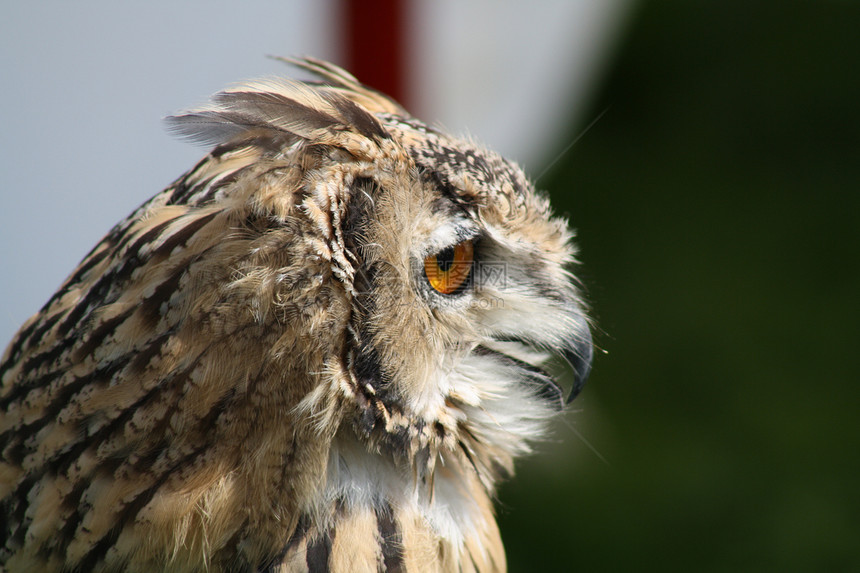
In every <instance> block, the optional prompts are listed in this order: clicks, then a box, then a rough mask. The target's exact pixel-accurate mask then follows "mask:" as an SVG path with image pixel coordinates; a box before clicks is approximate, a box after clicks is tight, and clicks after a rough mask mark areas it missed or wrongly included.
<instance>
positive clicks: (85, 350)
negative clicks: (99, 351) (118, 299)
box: [71, 306, 137, 362]
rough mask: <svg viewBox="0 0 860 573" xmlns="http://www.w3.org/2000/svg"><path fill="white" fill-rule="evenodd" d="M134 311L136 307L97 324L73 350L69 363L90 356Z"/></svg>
mask: <svg viewBox="0 0 860 573" xmlns="http://www.w3.org/2000/svg"><path fill="white" fill-rule="evenodd" d="M135 310H137V308H136V307H133V306H132V307H129V308H128V309H126V310H125V311H124V312H121V313H119V314H118V315H116V316H114V317H112V318H109V319H107V320H105V321H104V322H102V323H101V324H99V325H98V326H97V327H96V328H95V329H94V330H93V331H92V332H91V333H90V335H89V336H88V337H87V338H86V339H85V340H84V343H83V344H82V345H81V346H79V347H78V348H76V349H75V350H74V354H73V356H72V359H71V361H72V362H80V361H82V360H84V359H85V358H86V357H87V356H89V355H90V354H92V353H93V352H94V351H95V350H96V348H98V347H99V346H101V345H102V343H103V342H104V341H105V339H106V338H107V337H108V336H110V335H111V334H113V333H114V332H115V331H116V329H117V327H118V326H119V325H121V324H122V323H124V322H125V321H126V320H127V319H128V317H130V316H131V315H132V314H134V311H135Z"/></svg>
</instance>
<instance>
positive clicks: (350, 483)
mask: <svg viewBox="0 0 860 573" xmlns="http://www.w3.org/2000/svg"><path fill="white" fill-rule="evenodd" d="M293 63H296V64H297V65H299V66H301V67H303V68H305V69H306V70H309V71H312V72H315V73H317V74H318V75H319V76H320V78H321V79H322V82H320V83H302V82H297V81H290V80H266V81H260V82H251V83H248V84H245V85H241V86H238V87H235V88H232V89H230V90H227V91H224V92H222V93H220V94H217V95H216V96H214V97H213V99H212V101H211V102H210V103H209V104H208V105H206V106H203V107H201V108H199V109H195V110H191V111H189V112H187V113H184V114H180V115H178V116H176V117H174V118H171V119H170V120H169V124H170V126H171V129H173V130H175V131H176V132H178V133H179V134H181V135H183V136H185V137H188V138H190V139H192V140H195V141H199V142H203V143H205V144H207V145H210V146H213V149H212V151H211V152H210V153H209V154H208V155H207V156H206V157H205V158H204V159H203V160H202V161H200V162H199V163H198V164H197V165H196V166H194V167H193V168H192V169H191V170H190V171H189V172H188V173H186V174H185V175H183V176H182V177H180V178H179V179H178V180H177V181H176V182H175V183H174V184H173V185H171V186H170V187H168V188H167V189H165V190H164V191H163V192H161V193H160V194H158V195H156V196H155V197H153V198H152V199H151V200H150V201H148V202H147V203H145V204H144V205H142V206H141V207H140V208H139V209H137V210H136V211H135V212H134V213H132V214H131V215H130V216H129V217H128V218H127V219H126V220H124V221H122V222H120V223H119V224H117V225H116V226H115V227H114V228H113V229H112V230H111V231H110V232H109V233H108V234H107V235H106V236H105V238H104V239H103V240H102V241H101V242H100V243H99V244H98V245H97V246H96V247H95V248H94V249H93V250H92V251H91V252H90V253H89V254H88V255H87V256H86V257H85V258H84V260H83V261H82V262H81V263H80V265H79V266H78V267H77V268H76V269H75V270H74V271H73V272H72V274H71V275H70V276H69V278H68V279H67V280H66V282H65V283H64V284H63V285H61V287H60V289H59V290H58V291H57V293H56V294H55V295H54V296H53V297H52V298H51V299H50V300H49V301H48V303H47V304H46V305H45V306H44V307H43V308H42V310H41V311H40V312H39V313H37V314H36V315H35V316H34V317H33V318H31V319H30V320H29V321H28V322H27V323H26V324H25V325H24V326H23V327H22V328H21V330H20V331H19V332H18V334H17V335H16V337H15V338H14V339H13V341H12V342H11V344H10V345H9V347H8V348H7V350H6V353H5V355H4V357H3V361H2V364H0V381H2V387H0V408H2V412H3V415H2V417H0V452H1V453H0V534H2V536H3V542H2V548H0V568H4V569H3V570H6V571H10V572H14V571H35V570H39V571H73V570H78V571H117V570H126V571H156V570H169V571H200V570H207V569H208V570H210V571H245V570H266V571H292V570H312V571H315V570H331V571H377V570H391V571H395V570H400V571H460V570H474V571H501V570H504V569H505V557H504V550H503V547H502V544H501V539H500V536H499V532H498V528H497V526H496V524H495V519H494V515H493V505H492V499H493V496H494V492H495V489H496V486H497V484H498V482H499V480H502V479H506V478H507V477H509V476H510V475H511V474H512V472H513V461H514V459H515V458H516V457H517V456H520V455H522V454H525V453H527V452H529V451H530V445H529V444H530V443H531V442H532V441H534V440H536V439H539V438H540V437H541V435H542V434H543V432H544V430H545V427H546V424H547V421H548V420H549V419H550V418H551V417H552V416H553V415H555V413H556V412H557V411H558V410H560V409H561V408H562V407H563V402H564V399H563V393H562V390H561V388H560V387H559V386H558V385H557V384H556V383H555V381H554V380H553V379H552V377H551V376H550V375H549V374H548V373H547V372H546V370H545V368H544V366H545V363H546V362H547V361H548V360H549V359H550V358H551V357H552V355H553V354H556V355H559V356H561V357H564V358H566V359H567V360H568V361H569V362H570V364H571V366H572V368H573V370H574V373H575V383H574V388H573V389H572V391H571V394H570V399H572V397H573V396H575V395H576V393H578V392H579V390H580V389H581V386H582V384H583V383H584V381H585V378H586V377H587V375H588V371H589V369H590V362H591V335H590V333H589V328H588V322H587V318H586V317H585V315H584V312H583V310H582V309H583V308H584V305H583V302H582V300H581V297H580V294H579V292H578V291H577V289H576V288H575V286H574V285H573V284H572V283H571V281H570V276H569V274H568V270H567V267H569V264H570V263H571V262H572V261H573V254H574V253H573V247H572V244H571V236H572V235H571V232H570V231H569V229H568V227H567V224H566V222H565V221H564V220H562V219H559V218H557V217H554V216H553V215H552V212H551V210H550V207H549V204H548V201H547V200H546V198H545V197H543V196H542V195H541V194H539V193H537V192H536V191H535V190H534V188H533V187H532V185H531V184H530V183H529V182H528V181H527V179H526V178H525V176H524V175H523V173H522V171H521V170H520V169H519V168H518V167H516V166H515V165H513V164H511V163H509V162H507V161H505V160H504V159H502V158H501V157H499V156H498V155H497V154H495V153H493V152H491V151H487V150H485V149H483V148H481V147H478V146H477V145H475V144H473V143H470V142H467V141H463V140H460V139H456V138H452V137H450V136H448V135H446V134H444V133H442V132H440V131H438V130H436V129H434V128H430V127H428V126H426V125H425V124H423V123H421V122H420V121H418V120H417V119H415V118H413V117H411V116H409V115H408V114H407V113H406V112H405V111H404V110H403V109H402V108H401V107H400V106H399V105H398V104H396V103H395V102H393V101H392V100H390V99H388V98H387V97H385V96H383V95H381V94H379V93H377V92H375V91H373V90H372V89H370V88H367V87H365V86H362V85H361V84H359V83H358V81H357V80H356V79H355V78H353V77H352V76H350V75H349V74H348V73H346V72H344V71H343V70H340V69H339V68H337V67H335V66H333V65H331V64H328V63H326V62H321V61H318V60H311V59H307V60H299V61H294V62H293ZM428 261H429V262H428ZM431 263H432V264H433V265H436V266H435V267H434V266H431ZM428 269H435V270H433V272H435V273H442V274H441V275H438V276H437V275H434V276H433V278H432V280H431V278H430V277H428V274H427V273H428ZM431 274H432V273H431ZM440 276H441V277H442V279H440V278H439V277H440ZM449 278H450V280H456V283H455V285H454V286H450V284H449V283H448V282H446V281H448V280H449ZM443 279H444V280H443Z"/></svg>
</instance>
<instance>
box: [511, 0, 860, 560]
mask: <svg viewBox="0 0 860 573" xmlns="http://www.w3.org/2000/svg"><path fill="white" fill-rule="evenodd" d="M858 105H860V3H855V2H849V1H841V2H839V1H818V2H814V1H812V0H807V1H799V0H781V1H770V2H741V1H721V2H717V1H708V2H690V1H689V0H687V1H683V0H675V1H668V0H667V1H663V0H659V1H658V0H653V1H645V2H641V3H640V4H639V6H638V9H637V10H636V11H635V12H634V13H633V16H632V17H631V19H630V21H629V23H628V26H627V28H626V30H625V33H624V34H623V36H622V38H621V40H620V43H619V46H618V48H617V51H616V53H615V57H614V59H613V63H612V65H611V66H610V71H609V73H608V75H607V76H606V77H605V78H604V82H603V84H602V87H601V88H600V90H599V91H598V93H597V94H595V97H594V99H593V102H592V108H591V112H590V115H589V116H588V117H586V118H584V121H582V122H580V123H579V124H577V125H573V126H571V130H570V140H571V141H572V140H574V139H575V138H576V137H577V136H578V135H579V134H580V132H581V131H582V130H583V128H584V126H585V125H587V124H588V123H589V121H590V120H591V119H593V118H595V117H597V116H598V115H599V114H600V113H601V112H602V111H604V110H605V109H607V108H608V111H607V112H606V114H605V115H604V116H603V117H602V118H601V119H600V120H599V121H598V122H597V123H596V124H595V125H594V126H593V127H592V128H591V129H590V130H589V131H588V132H587V133H586V134H585V135H584V136H583V137H582V138H581V140H579V141H578V142H577V143H576V145H574V146H573V147H572V149H570V151H569V152H568V153H566V154H565V155H564V156H563V158H562V159H561V160H559V161H558V162H557V163H556V164H555V165H554V167H553V168H552V169H551V170H550V171H549V173H547V174H546V175H544V176H543V177H542V178H541V179H540V181H539V182H538V185H539V186H540V187H542V188H544V189H549V190H550V192H551V193H552V196H553V200H554V202H555V204H556V206H557V208H558V210H559V211H561V212H565V213H567V214H568V215H569V216H570V218H571V220H572V222H573V224H574V226H575V227H576V228H577V229H578V233H579V240H578V242H579V244H580V246H581V260H582V261H583V263H584V265H583V267H582V269H581V270H580V273H581V275H582V277H583V278H584V282H585V283H586V285H587V286H588V297H589V299H590V300H591V302H592V305H593V308H594V314H595V316H596V319H597V321H598V325H599V332H598V333H597V335H596V340H597V343H598V344H599V346H600V347H601V348H602V349H604V350H605V351H606V352H607V353H606V354H603V355H600V356H598V358H597V360H596V363H595V365H594V370H593V374H592V378H591V380H590V382H589V384H588V386H586V388H585V391H584V393H583V395H582V396H581V397H580V398H579V399H578V400H577V401H576V402H575V403H574V405H573V410H574V412H573V413H571V414H569V415H567V416H566V418H565V420H564V423H562V424H560V425H559V426H558V427H557V429H556V431H555V441H553V442H551V443H548V444H544V445H543V446H542V447H541V448H540V451H541V454H540V455H537V456H534V457H532V458H531V459H528V460H524V461H522V462H521V463H520V464H519V468H518V476H517V478H516V479H515V480H514V481H513V482H511V483H509V484H507V485H506V486H504V487H503V489H502V491H501V509H500V521H501V526H502V533H503V537H504V540H505V544H506V547H507V550H508V558H509V564H510V568H511V570H512V571H589V572H593V571H650V570H655V571H656V570H659V571H860V480H858V477H860V428H858V414H860V376H858V366H857V364H858V359H857V355H856V354H855V352H856V351H857V350H856V347H857V346H858V343H860V336H858V335H860V326H859V325H858V318H860V317H858V309H860V303H858V294H860V277H859V276H858V267H860V256H858V253H860V249H858V245H860V241H858V239H857V234H858V227H860V202H859V201H858V189H860V112H858V109H857V107H858ZM579 436H582V438H584V439H580V437H579ZM586 441H587V442H588V443H590V444H591V445H592V446H593V447H594V449H595V450H596V451H597V452H598V453H599V455H598V454H596V453H594V452H593V451H591V450H590V449H589V447H588V445H587V444H586ZM601 457H603V458H605V459H606V462H604V461H602V460H601Z"/></svg>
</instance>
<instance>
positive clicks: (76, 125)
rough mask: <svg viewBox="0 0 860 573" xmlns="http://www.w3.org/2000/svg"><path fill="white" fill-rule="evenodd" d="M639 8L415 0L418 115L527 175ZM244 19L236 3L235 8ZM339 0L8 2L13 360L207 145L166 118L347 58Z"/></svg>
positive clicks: (2, 136) (624, 0)
mask: <svg viewBox="0 0 860 573" xmlns="http://www.w3.org/2000/svg"><path fill="white" fill-rule="evenodd" d="M632 1H633V0H541V1H538V2H531V3H528V4H527V3H523V2H518V1H516V0H504V1H499V0H496V1H494V0H470V1H465V2H464V1H457V0H442V1H437V2H430V1H423V2H422V1H419V0H413V1H412V2H411V4H410V13H411V15H412V18H411V20H410V22H409V25H408V30H409V37H411V38H412V42H413V44H412V48H411V54H412V60H411V61H410V65H409V73H410V75H411V79H412V82H413V83H412V87H411V90H410V93H412V94H414V97H413V99H414V101H413V102H412V104H411V105H410V106H409V107H411V108H412V110H413V112H414V113H415V115H417V116H418V117H420V118H421V119H424V120H425V121H428V122H436V123H440V124H442V125H444V126H445V127H446V128H447V129H449V130H450V131H453V132H455V133H468V134H470V135H471V136H473V137H474V138H475V139H477V140H479V141H482V142H484V143H486V144H487V145H488V146H490V147H492V148H494V149H497V150H499V151H500V152H502V153H503V154H504V155H506V156H508V157H510V158H512V159H516V160H518V161H520V162H521V163H523V164H524V165H525V167H526V169H527V171H529V172H530V173H531V174H532V175H533V176H537V175H538V174H539V173H540V172H541V170H542V169H543V167H544V166H545V165H546V164H548V163H549V162H551V161H552V159H553V156H554V155H555V154H557V153H559V152H561V151H562V150H563V149H564V148H565V147H566V145H567V144H568V143H569V142H566V141H561V140H560V138H561V137H563V135H562V134H563V133H564V132H565V130H566V129H567V128H569V126H570V125H571V122H573V121H575V120H576V121H580V122H581V123H582V124H583V126H584V125H585V124H587V123H588V120H589V119H590V118H581V117H578V114H579V113H581V110H582V108H583V105H584V104H585V103H586V102H587V98H588V96H589V93H590V90H591V89H592V88H593V87H594V86H595V83H596V80H597V79H598V77H599V74H600V73H601V70H602V69H603V66H602V64H603V63H604V61H605V59H606V56H607V54H608V50H609V48H611V46H612V43H613V39H614V38H615V37H616V35H617V34H618V32H619V30H620V28H621V26H622V24H623V22H624V20H625V15H626V14H627V13H628V12H629V9H630V5H631V4H632ZM240 6H241V7H240ZM339 10H340V6H339V3H338V2H337V1H336V0H292V1H281V2H262V1H255V2H244V3H242V4H241V5H239V4H238V3H235V2H223V1H216V2H203V1H202V0H195V1H189V2H166V1H153V2H146V3H119V2H111V1H105V0H101V1H94V0H86V1H81V2H74V3H71V2H60V1H44V2H27V3H25V2H12V3H7V4H6V5H4V9H3V18H2V21H0V73H2V89H0V110H2V111H0V113H2V125H3V128H2V129H0V149H2V153H0V263H2V265H0V268H2V269H3V275H2V279H0V300H2V301H3V303H2V307H0V347H4V346H5V344H6V343H7V342H8V341H9V339H10V338H11V337H12V335H13V334H14V332H15V331H16V330H17V329H18V327H19V326H20V324H21V323H22V322H23V321H24V320H26V319H27V317H29V316H30V315H31V314H33V313H35V312H36V311H37V310H38V309H39V308H40V307H41V305H42V304H43V303H44V302H45V301H46V300H47V299H48V298H49V297H50V295H51V294H52V293H53V292H54V290H55V289H56V288H57V287H58V286H59V284H60V283H61V282H62V281H63V279H64V278H65V277H66V276H67V275H68V274H69V273H70V272H71V270H72V269H73V268H74V266H75V265H76V264H77V263H78V261H79V260H80V259H81V258H82V257H83V255H84V254H86V252H87V251H89V249H90V248H92V246H93V245H95V243H96V242H97V241H98V240H99V239H100V238H101V237H102V236H103V235H104V234H105V233H106V232H107V231H108V229H110V227H111V226H113V224H114V223H116V222H117V221H119V220H120V219H121V218H123V217H125V216H126V215H127V214H128V213H129V212H131V211H132V210H133V209H134V208H135V207H136V206H137V205H139V204H140V203H142V202H143V201H145V200H146V199H147V198H149V197H150V196H152V195H154V194H155V193H157V192H158V191H160V190H161V189H162V188H164V187H165V186H166V185H168V184H169V183H170V182H171V181H173V180H174V179H176V178H177V177H178V176H179V175H181V174H182V173H183V172H184V171H185V170H187V169H189V168H190V167H192V166H193V165H194V163H195V162H196V161H197V160H198V159H199V158H200V157H201V156H202V155H203V154H204V153H205V151H206V150H204V149H199V148H194V147H192V146H191V145H189V144H187V143H185V142H182V141H179V140H176V139H173V138H171V137H170V136H169V135H168V134H167V133H166V132H165V130H164V129H163V125H162V122H161V118H162V117H164V116H165V115H168V114H170V113H173V112H176V111H178V110H181V109H183V108H187V107H190V106H193V105H195V104H199V103H202V102H204V101H205V100H206V98H207V97H208V96H209V95H210V94H212V93H214V92H216V91H218V90H219V89H222V88H224V87H226V86H228V85H230V84H232V83H235V82H237V81H240V80H243V79H249V78H254V77H260V76H270V75H286V74H295V71H294V70H290V69H288V68H286V67H285V66H284V65H283V64H281V63H278V62H276V61H273V60H271V59H268V58H266V57H265V56H266V55H268V54H273V55H313V56H315V57H319V58H323V59H328V60H332V61H334V62H336V63H341V64H342V63H343V62H344V57H343V54H342V46H341V42H340V41H339V36H340V28H339V25H340V22H339V20H338V14H339Z"/></svg>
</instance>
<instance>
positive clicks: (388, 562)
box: [374, 503, 404, 573]
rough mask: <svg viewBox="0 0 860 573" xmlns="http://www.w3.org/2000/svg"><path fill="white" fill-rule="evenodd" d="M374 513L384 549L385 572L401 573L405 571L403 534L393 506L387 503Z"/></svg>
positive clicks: (383, 564)
mask: <svg viewBox="0 0 860 573" xmlns="http://www.w3.org/2000/svg"><path fill="white" fill-rule="evenodd" d="M374 513H375V514H376V527H377V532H378V533H379V539H380V548H381V549H382V566H383V571H386V572H388V573H401V572H402V571H404V561H403V534H402V533H401V532H400V529H399V528H398V527H397V522H396V521H395V519H394V515H393V514H392V511H391V506H390V505H388V504H387V503H386V504H385V505H384V507H382V508H375V509H374Z"/></svg>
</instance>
